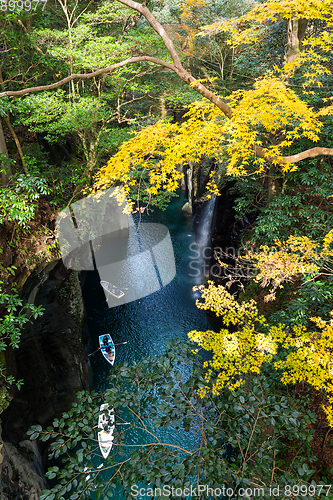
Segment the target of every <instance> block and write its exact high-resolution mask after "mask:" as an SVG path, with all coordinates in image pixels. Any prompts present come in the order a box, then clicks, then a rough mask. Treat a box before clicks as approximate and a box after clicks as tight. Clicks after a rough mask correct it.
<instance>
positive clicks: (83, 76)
mask: <svg viewBox="0 0 333 500" xmlns="http://www.w3.org/2000/svg"><path fill="white" fill-rule="evenodd" d="M144 61H148V62H152V63H154V64H159V65H160V66H165V67H166V68H169V69H171V70H172V71H174V66H173V64H171V63H168V62H166V61H163V60H162V59H158V58H157V57H150V56H137V57H131V58H129V59H125V60H124V61H120V62H119V63H116V64H112V65H111V66H107V67H106V68H102V69H98V70H96V71H93V72H92V73H73V74H72V75H69V76H66V77H65V78H63V79H62V80H59V81H58V82H55V83H51V84H50V85H40V86H38V87H30V88H26V89H22V90H6V91H5V92H0V98H1V97H6V96H11V97H20V96H23V95H25V94H32V93H33V92H42V91H44V90H53V89H56V88H58V87H61V86H62V85H65V84H66V83H68V82H69V81H71V80H75V79H77V78H79V79H81V80H88V79H89V78H93V77H94V76H98V75H103V74H105V73H111V72H112V71H114V70H115V69H118V68H122V67H123V66H127V65H128V64H134V63H137V62H144Z"/></svg>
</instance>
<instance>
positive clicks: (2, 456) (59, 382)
mask: <svg viewBox="0 0 333 500" xmlns="http://www.w3.org/2000/svg"><path fill="white" fill-rule="evenodd" d="M22 297H23V300H24V302H25V303H26V302H29V303H33V304H35V305H36V306H39V305H42V306H43V308H44V314H43V316H41V317H40V318H38V319H37V320H36V321H33V322H29V323H27V325H26V327H25V329H24V331H23V332H22V336H21V341H20V345H19V348H18V349H15V350H12V351H9V352H8V351H7V352H6V366H7V371H9V372H10V373H11V374H13V375H14V376H15V378H16V379H17V380H20V379H23V381H24V383H23V386H22V387H21V389H20V390H17V389H16V390H15V391H14V393H13V394H12V399H11V402H10V404H9V406H8V408H7V409H6V410H5V411H4V412H3V413H2V414H1V416H0V418H1V422H2V434H0V499H1V500H16V499H17V500H35V499H36V500H37V499H38V498H39V495H40V493H41V491H42V489H43V488H45V487H46V484H45V479H44V477H43V471H42V466H41V457H40V455H39V453H40V451H39V450H38V447H37V445H36V444H35V443H31V442H29V441H27V436H26V431H27V430H28V429H29V427H30V426H31V425H32V424H41V425H45V424H48V423H50V422H51V421H52V419H53V418H54V417H58V416H60V415H61V413H62V412H64V411H66V410H68V409H69V408H70V406H71V403H72V402H73V400H74V399H75V394H76V393H77V391H80V390H82V389H87V388H88V368H87V355H86V352H85V349H84V343H85V342H86V341H87V338H86V337H85V335H84V334H82V331H83V328H82V326H83V320H84V305H83V300H82V294H81V287H80V281H79V275H78V273H77V272H75V271H71V270H67V269H66V268H65V267H64V265H63V264H62V261H61V260H55V261H53V262H50V263H48V264H46V265H44V267H43V265H40V266H39V267H38V269H37V270H35V271H34V272H33V273H32V274H31V275H30V276H29V278H28V279H27V280H25V284H24V287H23V290H22Z"/></svg>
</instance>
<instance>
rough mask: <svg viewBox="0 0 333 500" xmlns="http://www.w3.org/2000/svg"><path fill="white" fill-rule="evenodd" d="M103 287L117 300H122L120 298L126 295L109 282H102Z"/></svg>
mask: <svg viewBox="0 0 333 500" xmlns="http://www.w3.org/2000/svg"><path fill="white" fill-rule="evenodd" d="M101 285H102V287H103V288H104V290H106V291H107V292H108V293H109V294H110V295H113V296H114V297H116V298H117V299H120V297H123V296H124V295H125V293H124V292H123V291H122V290H120V288H117V287H116V286H115V285H112V283H109V282H108V281H101Z"/></svg>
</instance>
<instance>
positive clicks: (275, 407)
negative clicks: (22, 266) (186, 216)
mask: <svg viewBox="0 0 333 500" xmlns="http://www.w3.org/2000/svg"><path fill="white" fill-rule="evenodd" d="M1 5H2V7H1V13H0V28H1V34H0V51H1V64H0V86H1V88H0V117H1V122H0V162H1V166H2V187H1V189H0V222H1V224H2V225H4V226H7V227H8V228H9V229H10V231H11V233H10V234H11V235H10V238H11V239H10V243H11V244H13V245H15V244H17V245H18V244H19V240H20V236H22V234H23V233H24V234H29V231H31V227H30V223H31V221H33V218H34V215H35V213H36V211H37V210H38V203H39V201H40V200H42V199H43V200H47V201H48V202H49V203H50V204H51V205H52V206H53V207H54V208H55V209H56V210H61V209H63V208H64V207H66V206H67V205H68V204H69V203H71V202H72V200H74V199H79V198H82V197H83V196H87V195H88V194H89V193H92V192H95V191H98V190H101V189H105V188H108V187H110V186H118V185H122V186H124V189H125V192H126V195H127V197H128V200H129V208H130V209H131V210H132V211H135V210H137V211H141V212H142V211H145V210H148V208H149V207H151V206H154V205H156V206H158V207H162V208H165V207H166V206H167V205H168V203H169V201H170V199H171V198H172V197H173V196H175V195H176V193H177V189H178V188H179V186H180V182H181V181H182V179H183V178H184V177H185V178H189V177H190V178H191V179H192V180H193V181H194V184H195V179H197V178H198V175H200V172H205V174H206V176H207V182H206V187H205V191H204V193H202V194H201V195H200V196H201V200H206V199H208V198H210V197H211V196H212V194H216V195H219V194H220V193H221V192H222V190H223V188H224V187H225V186H228V189H229V190H230V193H232V194H233V196H234V197H235V203H234V209H235V212H236V217H237V218H238V219H239V220H240V221H244V220H245V219H244V218H246V217H250V216H249V214H251V217H252V219H251V220H253V223H251V224H249V225H248V227H247V228H246V230H244V232H243V234H242V242H244V243H247V248H246V250H244V251H242V252H240V255H239V257H238V258H237V261H236V263H235V264H236V265H235V266H233V267H230V268H229V270H228V273H229V284H231V283H237V282H239V293H238V294H237V297H236V296H235V295H233V294H232V293H231V292H230V290H229V289H228V288H227V287H225V286H223V285H222V284H219V285H217V284H216V283H213V282H209V283H208V286H207V287H204V286H200V287H199V288H198V290H199V291H200V292H201V300H198V303H197V305H198V307H199V308H202V309H204V310H209V311H212V312H213V313H214V314H215V315H216V316H217V317H218V318H220V326H221V329H220V331H218V332H215V331H214V332H213V331H208V332H199V331H192V332H189V338H190V340H191V341H192V342H194V344H193V343H192V344H191V345H190V347H188V346H181V345H177V350H175V352H176V354H174V355H173V354H169V355H168V356H165V357H164V358H162V359H155V360H144V361H142V363H139V364H137V365H135V366H132V367H128V366H126V365H125V366H119V368H118V369H117V370H115V372H114V374H113V375H112V384H113V390H112V391H111V392H110V393H107V394H106V395H104V396H103V397H104V399H105V400H106V401H107V402H108V403H109V404H110V405H112V406H114V407H115V408H116V410H118V411H119V414H121V411H122V409H123V408H124V407H127V408H130V411H131V412H132V413H133V415H134V416H135V423H134V424H133V425H137V426H140V427H141V428H142V429H144V430H145V431H146V434H147V435H146V437H147V442H146V443H144V444H142V445H140V447H138V449H137V450H136V451H135V452H133V453H132V454H131V455H130V456H129V457H127V456H126V458H124V459H123V458H122V457H121V456H120V455H119V457H118V456H116V457H110V458H109V459H108V461H107V462H106V463H105V466H104V469H103V470H106V469H107V470H109V472H110V481H109V482H108V483H107V484H106V485H105V484H103V482H101V481H99V477H98V476H99V471H98V470H97V469H94V467H93V465H92V462H91V457H92V454H93V450H94V444H93V442H92V439H91V438H92V435H93V430H92V427H93V425H94V419H95V418H96V415H97V414H98V408H97V410H96V409H95V403H94V401H95V399H96V398H98V397H100V396H97V395H95V394H84V393H81V394H80V395H79V396H78V402H76V403H75V406H73V408H72V410H70V411H69V412H68V413H66V414H65V415H64V416H63V418H62V419H59V420H56V421H55V423H54V425H53V427H49V428H48V429H47V430H44V431H42V429H41V427H40V426H39V425H37V426H35V427H34V429H33V430H32V431H30V434H32V437H33V438H37V437H41V438H42V440H44V441H47V440H48V439H52V440H53V442H52V445H51V448H50V450H51V455H52V456H53V457H55V458H58V457H59V456H64V457H67V459H68V462H67V466H66V467H65V468H63V469H61V470H59V468H58V466H53V467H52V468H51V469H50V471H49V473H48V477H49V478H50V479H54V478H55V477H57V479H58V484H57V486H55V487H54V488H53V489H52V490H48V491H46V492H45V494H44V496H43V497H42V498H43V499H44V500H52V499H53V498H65V492H66V491H67V492H69V491H70V490H72V493H71V494H70V498H72V499H73V500H75V499H76V498H89V495H91V492H92V491H93V489H96V488H97V490H95V492H96V496H98V495H102V494H104V496H105V498H106V497H107V496H112V495H113V491H114V488H115V486H114V485H115V484H122V486H123V487H124V488H125V490H126V489H128V488H129V486H130V484H133V481H137V482H138V483H140V482H141V483H144V484H152V485H155V486H158V485H159V484H167V485H170V486H171V485H173V486H174V485H180V486H182V487H185V486H189V485H190V483H191V480H192V479H193V478H196V479H197V481H204V480H206V482H210V483H211V484H212V485H213V484H216V485H219V484H223V483H224V482H226V483H228V484H229V485H238V487H240V486H242V487H243V486H246V485H250V486H252V487H253V486H255V487H261V486H265V487H268V486H269V485H270V484H273V485H277V484H280V485H283V488H284V491H285V492H286V495H287V496H291V495H293V497H294V498H299V497H300V496H302V497H303V498H305V497H306V498H327V496H325V494H326V492H325V491H322V492H321V490H320V492H319V490H317V489H316V488H317V486H316V485H317V484H329V483H330V482H331V479H332V463H331V464H329V465H330V466H328V465H327V462H325V464H324V465H323V463H324V462H323V461H322V462H320V463H319V462H318V461H317V459H318V457H315V452H314V451H313V450H314V449H315V448H311V446H313V443H311V441H312V438H311V430H313V428H314V426H315V421H316V418H317V419H319V415H321V417H320V418H321V422H323V421H325V424H324V425H326V426H327V429H328V430H327V432H331V430H330V429H331V427H332V426H333V370H332V363H333V361H332V347H331V345H332V337H333V319H332V315H331V311H332V298H333V267H332V259H333V207H332V201H333V195H332V166H333V159H332V156H333V139H332V131H333V122H332V114H333V103H332V99H333V95H332V65H333V59H332V57H333V56H332V53H333V51H332V48H333V6H332V2H331V1H329V0H322V1H318V0H289V1H287V0H270V1H267V2H263V1H248V0H230V1H223V0H221V1H216V2H212V1H211V0H183V1H171V0H165V1H156V2H152V3H149V4H147V5H146V4H144V3H142V4H141V3H137V2H134V1H132V0H119V2H113V1H83V2H78V1H75V0H70V1H67V0H54V1H51V0H48V2H37V3H36V2H35V5H34V7H32V6H33V2H31V3H30V2H23V3H22V7H20V5H21V4H19V2H16V3H13V2H10V1H9V2H2V4H1ZM207 165H209V167H207ZM193 194H194V196H195V197H196V196H197V194H198V192H197V187H196V186H194V193H193ZM198 196H199V195H198ZM251 217H250V218H251ZM50 231H51V230H50ZM52 231H53V229H52ZM51 239H52V243H51V244H50V245H49V248H48V250H47V258H49V259H52V258H55V257H56V256H57V248H56V243H55V234H54V232H53V234H52V238H51ZM45 255H46V254H45ZM223 257H225V256H223V255H222V254H221V255H220V256H219V257H218V259H219V262H220V265H221V266H222V267H223V266H226V264H225V262H223ZM249 266H250V267H251V269H252V270H253V269H254V270H255V272H254V273H253V277H252V279H251V276H250V274H249V273H247V271H246V270H247V269H248V268H249ZM237 269H238V270H239V269H241V270H242V271H244V272H243V274H242V277H243V278H242V280H240V281H239V275H238V274H237V273H236V271H235V270H237ZM0 272H1V274H0V277H1V280H2V284H3V285H4V288H3V291H2V294H1V303H2V304H4V305H5V309H6V311H5V312H4V316H3V319H2V320H1V335H2V337H1V338H2V344H1V348H2V350H6V348H8V345H11V346H13V347H15V346H17V345H18V341H19V336H20V328H21V327H22V326H23V324H24V323H25V322H26V321H27V320H28V319H27V317H26V316H25V315H24V313H23V311H21V312H19V310H20V308H21V307H22V305H23V304H22V301H20V299H19V297H18V295H17V294H16V292H15V290H13V289H11V290H8V289H7V288H6V279H8V276H9V274H14V275H15V267H12V268H9V269H7V270H6V269H4V268H3V267H1V268H0ZM8 273H9V274H8ZM32 312H33V313H34V315H35V316H36V317H37V316H38V315H40V314H41V313H42V311H41V310H40V309H35V310H33V311H32ZM14 318H15V319H14ZM8 325H11V326H10V327H9V326H8ZM7 344H8V345H7ZM193 345H195V346H196V347H198V346H199V347H202V348H204V349H206V350H209V351H211V352H212V359H211V360H210V361H206V362H204V363H203V362H202V360H201V358H200V356H199V355H198V354H195V353H193ZM0 361H1V362H2V363H3V365H2V366H3V369H2V375H3V384H2V385H3V393H2V394H3V397H2V406H3V407H4V406H6V405H7V404H8V384H12V383H14V381H13V378H10V377H8V376H7V374H6V372H5V360H4V359H2V358H0ZM182 363H185V364H188V365H190V366H193V373H192V376H191V377H190V378H189V380H183V379H182V378H181V376H180V375H179V373H180V371H179V370H180V369H179V367H180V366H181V365H182ZM6 377H7V379H6ZM170 394H171V395H172V398H171V396H170ZM314 395H316V397H317V398H319V400H320V404H318V405H317V406H316V407H314V405H313V400H314ZM170 399H172V404H170ZM161 402H162V403H161ZM307 405H308V407H307ZM312 410H313V411H312ZM316 414H317V415H316ZM148 415H149V416H150V418H151V420H150V422H151V428H150V427H149V428H147V426H146V419H147V418H148ZM75 422H80V424H82V425H80V424H79V425H78V426H76V423H75ZM175 422H176V423H175ZM198 422H199V423H200V422H204V425H202V426H200V425H199V424H198ZM170 424H174V425H179V426H182V427H183V428H184V430H185V431H188V430H190V429H191V428H192V427H193V426H198V425H199V427H200V433H201V434H200V435H201V444H200V446H199V447H198V448H197V449H195V450H185V449H180V448H178V449H174V448H172V447H171V446H170V445H168V443H161V442H160V441H159V440H158V438H157V437H156V429H158V428H159V427H161V426H162V427H163V426H165V427H167V426H168V425H170ZM311 426H312V427H311ZM116 439H117V440H118V441H117V443H118V446H119V449H122V448H124V449H126V432H125V430H122V431H119V435H117V436H116ZM325 439H326V437H325ZM227 443H228V445H229V446H230V449H229V448H228V447H227V446H226V444H227ZM81 444H82V447H81ZM288 447H289V449H288ZM71 450H72V451H71ZM73 450H75V451H73ZM318 463H319V465H318V466H317V464H318ZM85 467H88V468H89V470H90V473H91V480H89V481H86V480H85V476H86V473H85ZM288 485H289V486H290V485H291V486H290V487H294V490H290V489H289V490H285V487H287V486H288ZM314 485H315V486H314ZM289 486H288V487H289ZM301 486H302V487H303V490H300V489H299V488H300V487H301ZM297 488H298V489H297ZM304 488H305V489H304ZM267 491H268V490H267ZM303 493H304V494H303ZM66 494H67V493H66ZM267 495H268V493H267ZM270 497H271V496H270ZM203 498H204V496H203ZM267 498H268V496H267Z"/></svg>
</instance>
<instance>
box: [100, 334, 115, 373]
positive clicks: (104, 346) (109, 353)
mask: <svg viewBox="0 0 333 500" xmlns="http://www.w3.org/2000/svg"><path fill="white" fill-rule="evenodd" d="M99 347H100V349H101V353H102V354H103V356H104V358H105V359H106V361H107V362H108V363H110V365H114V360H115V358H116V348H115V345H114V342H113V340H112V338H111V335H110V334H109V333H105V334H104V335H100V336H99Z"/></svg>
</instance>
